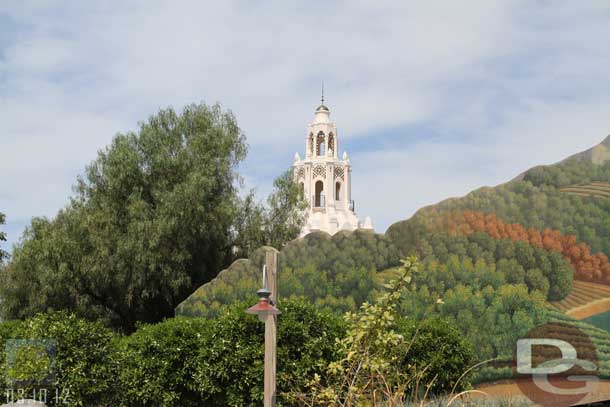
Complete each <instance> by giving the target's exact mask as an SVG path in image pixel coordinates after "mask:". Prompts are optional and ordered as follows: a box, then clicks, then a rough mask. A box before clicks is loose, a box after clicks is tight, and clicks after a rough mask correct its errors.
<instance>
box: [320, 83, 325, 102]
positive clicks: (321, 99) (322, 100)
mask: <svg viewBox="0 0 610 407" xmlns="http://www.w3.org/2000/svg"><path fill="white" fill-rule="evenodd" d="M320 101H321V102H322V104H324V81H322V97H321V98H320Z"/></svg>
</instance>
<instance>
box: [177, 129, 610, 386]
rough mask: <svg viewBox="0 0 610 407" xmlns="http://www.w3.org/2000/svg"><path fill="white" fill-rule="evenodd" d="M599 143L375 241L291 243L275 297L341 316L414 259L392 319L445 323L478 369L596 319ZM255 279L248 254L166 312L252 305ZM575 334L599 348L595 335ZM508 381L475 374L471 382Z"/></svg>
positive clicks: (604, 232) (342, 237)
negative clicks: (550, 325) (521, 344)
mask: <svg viewBox="0 0 610 407" xmlns="http://www.w3.org/2000/svg"><path fill="white" fill-rule="evenodd" d="M609 145H610V138H608V139H606V140H604V142H602V143H601V144H600V145H599V146H596V147H594V148H593V149H591V150H587V151H585V152H583V153H579V154H576V155H574V156H571V157H569V158H568V159H566V160H563V161H561V162H559V163H557V164H554V165H550V166H540V167H535V168H532V169H530V170H528V171H526V172H525V173H524V174H523V176H522V177H521V178H520V179H515V180H512V181H510V182H508V183H506V184H503V185H499V186H496V187H493V188H490V187H486V188H480V189H478V190H475V191H473V192H471V193H469V194H468V195H466V196H464V197H461V198H452V199H448V200H445V201H442V202H440V203H438V204H436V205H432V206H428V207H425V208H422V209H420V210H419V211H418V212H417V213H416V214H415V215H414V216H413V217H411V218H410V219H407V220H403V221H400V222H397V223H395V224H393V225H392V226H390V228H389V229H388V230H387V231H386V233H385V234H375V233H373V232H370V231H363V230H359V231H356V232H353V233H347V232H345V233H339V234H337V235H335V236H333V237H330V236H329V235H327V234H323V233H315V234H310V235H308V236H306V237H305V238H303V239H298V240H295V241H292V242H290V243H288V244H287V245H286V246H285V247H284V248H282V250H281V252H280V255H279V262H280V263H279V267H280V269H279V276H280V277H279V279H280V298H282V297H284V298H285V297H291V296H304V297H306V298H308V299H309V300H310V301H311V302H312V303H315V304H316V305H317V306H319V307H321V308H327V309H330V310H333V311H335V312H345V311H351V310H354V309H356V307H358V306H359V304H360V303H362V302H363V301H370V300H373V299H374V298H375V296H376V295H377V294H378V292H379V291H380V290H382V289H383V284H384V282H385V281H387V279H389V278H391V276H392V270H393V268H394V267H396V266H397V265H398V264H399V260H400V258H403V257H406V256H409V255H416V256H418V258H419V259H420V260H421V263H422V264H421V267H420V269H421V271H420V272H419V273H418V274H416V275H415V276H414V278H413V282H412V287H411V292H410V295H408V296H406V297H405V298H403V299H402V303H401V304H400V309H401V312H403V314H404V315H406V316H408V317H412V318H414V319H419V318H423V317H424V316H430V315H433V314H437V315H439V316H441V317H443V318H446V319H448V320H453V321H454V323H456V325H457V326H459V327H460V329H462V330H463V331H462V332H463V335H464V336H465V337H466V338H468V340H469V341H470V342H471V343H472V344H473V346H474V347H475V348H476V349H478V350H479V355H480V357H481V358H482V359H484V358H492V357H500V358H502V357H505V358H507V357H510V355H511V354H512V346H513V345H514V343H515V341H516V339H517V338H519V337H520V336H522V335H524V334H525V333H526V332H528V331H529V330H530V329H532V328H533V327H534V326H537V325H539V324H542V323H544V322H547V321H550V320H557V319H558V318H559V319H561V318H564V319H566V320H568V321H572V322H571V323H576V322H574V321H575V320H574V318H573V317H572V316H570V315H574V316H576V317H578V315H580V314H579V313H578V312H576V311H577V310H576V308H578V309H579V310H580V311H579V312H580V313H581V314H582V315H586V316H590V315H591V312H592V310H593V312H598V311H599V312H603V311H604V310H605V309H604V308H603V307H601V308H599V307H597V308H596V307H595V306H593V305H592V306H591V307H590V308H587V306H588V304H589V302H588V301H589V300H590V303H596V304H600V303H604V304H606V303H607V304H610V301H605V299H606V295H607V293H608V296H610V292H609V290H610V262H609V261H608V256H609V255H610V200H608V199H607V197H606V195H605V188H606V185H607V184H608V185H610V161H609V160H608V159H607V158H604V157H605V156H604V153H603V152H604V151H605V150H604V149H608V148H609ZM608 158H610V155H609V156H608ZM258 269H259V265H258V263H257V260H256V256H254V257H253V259H252V260H250V261H245V260H242V261H239V262H236V263H234V264H233V265H231V266H230V267H229V268H228V269H227V270H225V271H223V272H222V273H220V274H219V276H218V277H217V278H216V279H215V280H213V281H211V282H210V283H208V284H206V285H204V286H203V287H201V288H200V289H199V290H197V292H195V293H194V294H193V295H192V296H191V297H189V298H188V299H187V300H186V301H184V303H183V304H181V305H180V307H179V308H178V310H177V312H178V313H181V314H185V315H201V316H210V315H215V313H216V312H217V310H218V307H219V305H220V304H224V303H227V302H232V301H235V300H237V299H243V298H245V297H248V296H252V294H254V292H255V288H256V287H257V281H258V274H259V271H258ZM584 308H587V310H586V311H582V310H583V309H584ZM558 316H559V317H558ZM578 324H580V325H579V326H581V325H582V326H586V327H590V330H591V332H596V335H597V336H598V337H600V338H601V339H600V340H601V341H602V342H603V343H604V344H606V343H608V344H610V336H608V333H607V332H605V331H600V330H595V329H594V328H593V327H591V326H590V325H588V324H587V323H586V322H584V321H581V322H578ZM583 324H584V325H583ZM587 329H589V328H587ZM604 349H605V351H604V352H606V351H607V352H608V355H606V354H605V353H604V355H600V358H601V359H603V360H610V346H605V347H604ZM509 373H510V372H508V371H506V369H504V370H501V369H500V370H499V369H490V370H483V371H482V372H481V373H480V376H479V379H480V380H491V379H495V378H498V377H506V375H507V374H509ZM605 374H607V375H608V376H610V364H609V366H608V372H606V373H605Z"/></svg>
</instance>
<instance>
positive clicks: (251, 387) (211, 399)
mask: <svg viewBox="0 0 610 407" xmlns="http://www.w3.org/2000/svg"><path fill="white" fill-rule="evenodd" d="M250 305H252V304H249V303H243V302H242V303H237V304H235V305H234V306H231V307H230V308H228V309H227V312H226V313H224V314H223V315H221V316H220V317H219V318H218V319H217V320H215V321H214V323H213V328H212V330H211V332H210V334H209V335H207V336H206V337H205V343H204V344H203V345H202V347H201V353H200V355H199V357H198V366H197V373H196V382H197V385H198V389H199V391H200V392H201V394H202V395H203V400H202V401H203V405H205V406H219V407H225V406H259V405H261V403H262V399H263V361H264V359H263V356H264V347H263V344H264V324H263V323H262V322H260V321H259V320H258V319H257V318H256V317H254V316H252V315H248V314H246V313H245V312H244V310H245V309H246V308H247V307H248V306H250ZM279 308H280V309H281V311H282V314H281V315H280V316H279V318H278V339H277V344H278V350H277V358H278V365H277V377H278V381H277V388H278V390H277V394H278V405H279V406H281V405H288V404H286V403H285V402H284V403H283V401H284V400H283V395H284V394H286V393H288V392H293V391H300V390H302V389H303V388H304V386H305V385H306V383H307V382H308V381H309V380H310V379H311V377H312V376H313V375H314V374H315V373H321V372H322V371H323V370H324V369H325V367H326V366H327V365H328V363H329V362H331V361H332V360H335V359H336V351H337V349H336V339H337V338H339V337H341V336H342V335H343V332H344V327H343V323H342V321H341V319H340V318H338V317H337V316H335V315H333V314H330V313H327V312H320V311H318V310H317V309H316V308H315V307H314V306H313V305H311V304H310V303H309V302H308V301H306V300H304V299H287V300H282V301H280V303H279Z"/></svg>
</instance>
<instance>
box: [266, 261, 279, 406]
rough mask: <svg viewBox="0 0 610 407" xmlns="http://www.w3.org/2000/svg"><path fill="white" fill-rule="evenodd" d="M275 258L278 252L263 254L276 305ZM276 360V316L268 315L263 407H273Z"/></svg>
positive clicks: (273, 300) (271, 298)
mask: <svg viewBox="0 0 610 407" xmlns="http://www.w3.org/2000/svg"><path fill="white" fill-rule="evenodd" d="M277 258H278V251H277V250H275V249H268V250H267V251H266V253H265V265H266V266H267V287H268V289H269V290H270V291H271V297H270V300H271V303H272V304H274V305H275V304H277V297H278V291H277ZM276 358H277V315H268V316H267V319H266V320H265V395H264V404H263V405H264V407H275V394H276V393H275V392H276V388H275V375H276Z"/></svg>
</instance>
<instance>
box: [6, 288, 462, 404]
mask: <svg viewBox="0 0 610 407" xmlns="http://www.w3.org/2000/svg"><path fill="white" fill-rule="evenodd" d="M249 305H251V304H250V303H245V302H242V303H237V304H234V305H233V306H230V307H225V308H224V309H223V310H222V312H221V314H220V316H218V317H217V318H216V319H213V320H207V319H202V318H186V317H178V318H172V319H167V320H165V321H163V322H161V323H158V324H152V325H140V326H139V327H138V329H137V331H136V332H135V333H133V334H132V335H130V336H119V335H118V334H116V333H114V332H113V331H111V330H110V329H108V328H105V327H104V326H102V325H101V324H100V323H97V322H89V321H86V320H82V319H78V318H76V317H75V316H74V315H70V314H67V313H63V312H54V313H48V314H39V315H37V316H35V317H33V318H30V319H27V320H25V321H7V322H3V323H0V340H2V341H3V343H7V340H9V339H20V340H22V341H21V342H20V343H28V342H23V340H30V343H34V344H35V345H36V344H37V343H39V342H40V341H41V340H42V341H45V340H46V341H47V342H49V343H53V344H54V346H55V347H54V350H55V354H54V357H53V358H52V359H53V360H54V368H55V369H54V371H55V376H54V379H53V382H52V383H44V384H41V383H34V382H33V381H31V382H28V383H26V385H27V388H28V391H30V392H31V391H32V390H33V388H37V389H39V388H48V389H49V397H48V398H47V405H49V406H54V405H57V403H56V402H55V400H54V398H53V396H54V393H53V389H55V388H58V389H60V392H61V391H62V390H64V395H65V390H68V391H69V393H68V396H67V399H66V400H63V401H64V402H63V403H60V404H61V405H64V406H68V407H81V406H87V407H95V406H99V407H101V406H122V407H127V406H129V407H149V406H150V407H153V406H154V407H165V406H167V407H169V406H181V407H191V406H193V407H194V406H201V405H205V406H210V407H214V406H222V407H226V406H240V407H241V406H243V407H248V406H259V405H261V403H262V397H263V360H264V359H263V353H264V346H263V344H264V325H263V324H262V323H261V322H260V321H259V320H258V319H257V318H256V317H254V316H252V315H248V314H246V313H245V312H244V310H245V309H246V308H247V307H248V306H249ZM279 307H280V309H281V311H282V314H281V315H280V316H279V324H278V339H277V340H278V350H277V357H278V365H277V374H278V380H277V384H278V390H277V394H278V406H282V405H283V406H288V405H290V404H289V403H288V402H286V396H287V395H288V394H289V393H294V392H299V393H300V392H304V391H306V387H307V383H308V382H309V381H310V380H311V379H312V378H313V376H314V375H315V374H319V375H320V376H322V377H324V374H325V372H326V369H327V367H328V365H329V363H330V362H332V361H335V360H338V359H339V357H340V355H338V349H339V348H338V347H337V339H338V338H341V337H343V335H344V334H345V329H346V323H345V322H344V320H343V319H342V318H340V317H339V316H337V315H336V314H332V313H330V312H326V311H320V310H319V308H317V307H316V306H315V305H313V304H312V303H311V302H310V301H308V300H307V299H304V298H300V299H284V300H282V301H281V302H280V304H279ZM398 326H399V328H400V333H401V334H403V335H405V336H406V337H412V338H414V339H413V341H412V347H411V350H410V352H409V354H408V355H406V357H405V360H404V361H403V362H404V363H405V366H408V365H411V366H412V365H417V366H429V368H428V369H429V375H431V376H430V377H434V376H435V375H437V374H438V377H437V381H436V386H435V388H434V390H435V391H438V392H442V391H446V390H448V389H449V388H450V387H452V386H453V384H454V383H455V380H456V379H457V378H458V377H459V376H460V375H461V373H462V372H463V369H465V368H466V367H467V365H468V364H469V363H470V361H471V360H472V351H471V349H470V348H469V346H468V344H467V343H466V342H465V341H464V340H463V339H462V338H460V335H459V333H458V330H457V329H456V328H455V327H454V326H452V325H451V324H449V323H448V322H447V321H443V320H440V319H435V320H428V321H424V322H423V323H422V324H416V323H414V322H413V321H406V320H405V321H402V322H401V323H400V324H399V325H398ZM37 341H38V342H37ZM9 343H10V342H9ZM28 349H29V350H28V351H29V352H30V353H27V352H26V353H25V354H24V355H25V356H26V357H25V358H21V359H19V360H20V362H21V363H20V364H19V366H21V369H20V370H19V372H17V373H19V375H21V376H19V377H22V378H23V377H25V376H24V375H26V376H27V374H30V375H32V374H34V376H35V373H36V372H35V369H40V368H41V366H42V367H45V366H46V365H45V364H44V363H42V364H41V363H40V362H44V361H45V360H43V359H45V358H41V357H40V355H39V354H37V353H36V352H31V350H35V349H36V346H31V347H30V348H28ZM22 350H23V349H22ZM43 353H44V352H43ZM6 355H7V353H6V352H0V370H2V371H3V372H6V371H7V368H8V367H9V366H7V363H8V364H12V363H11V362H10V360H12V359H13V358H9V359H10V360H9V361H7V358H6ZM34 376H30V377H34ZM43 376H44V375H43ZM1 377H2V379H1V380H2V381H3V382H2V385H4V386H5V387H7V388H11V386H13V387H14V385H15V383H12V382H10V381H7V377H6V375H1ZM20 384H23V383H20ZM29 394H31V393H29ZM26 396H27V395H26Z"/></svg>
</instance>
